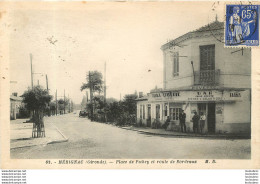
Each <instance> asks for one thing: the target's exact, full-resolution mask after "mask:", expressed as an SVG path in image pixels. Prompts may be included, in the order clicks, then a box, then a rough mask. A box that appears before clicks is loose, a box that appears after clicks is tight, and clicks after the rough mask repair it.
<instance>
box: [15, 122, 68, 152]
mask: <svg viewBox="0 0 260 184" xmlns="http://www.w3.org/2000/svg"><path fill="white" fill-rule="evenodd" d="M50 124H51V125H52V126H53V127H54V128H55V129H56V130H57V131H58V133H59V134H61V136H62V137H63V140H52V141H49V142H46V143H43V144H33V145H26V146H18V147H13V148H11V147H10V150H13V149H19V148H29V147H35V146H42V145H48V144H55V143H62V142H68V141H69V139H68V138H67V137H66V136H65V135H64V134H63V133H62V132H61V131H60V130H59V129H58V128H57V127H56V126H55V125H53V124H52V123H50Z"/></svg>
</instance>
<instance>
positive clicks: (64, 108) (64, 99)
mask: <svg viewBox="0 0 260 184" xmlns="http://www.w3.org/2000/svg"><path fill="white" fill-rule="evenodd" d="M65 113H66V104H65V89H64V114H65Z"/></svg>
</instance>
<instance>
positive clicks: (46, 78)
mask: <svg viewBox="0 0 260 184" xmlns="http://www.w3.org/2000/svg"><path fill="white" fill-rule="evenodd" d="M46 88H47V91H48V94H49V86H48V76H47V74H46Z"/></svg>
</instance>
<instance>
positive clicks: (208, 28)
mask: <svg viewBox="0 0 260 184" xmlns="http://www.w3.org/2000/svg"><path fill="white" fill-rule="evenodd" d="M218 30H223V34H224V22H219V21H217V20H216V21H214V22H212V23H210V24H207V25H205V26H202V27H200V28H198V29H196V30H194V31H190V32H188V33H186V34H184V35H182V36H179V37H178V38H175V39H174V40H172V41H170V42H168V43H166V44H164V45H162V47H161V49H162V50H164V49H166V48H169V46H170V45H177V44H178V43H180V42H182V41H184V40H187V39H189V38H192V37H195V36H194V35H196V33H204V32H212V31H218Z"/></svg>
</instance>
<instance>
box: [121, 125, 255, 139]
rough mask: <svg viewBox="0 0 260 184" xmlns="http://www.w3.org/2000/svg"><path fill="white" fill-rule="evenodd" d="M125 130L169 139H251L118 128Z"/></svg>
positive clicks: (246, 137) (237, 136) (247, 137)
mask: <svg viewBox="0 0 260 184" xmlns="http://www.w3.org/2000/svg"><path fill="white" fill-rule="evenodd" d="M120 128H122V129H125V130H131V131H136V132H139V133H142V134H147V135H159V136H169V137H194V138H209V139H251V137H250V136H239V135H234V136H230V135H199V134H198V135H191V134H164V133H154V132H149V131H144V130H137V129H130V128H125V127H120Z"/></svg>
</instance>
